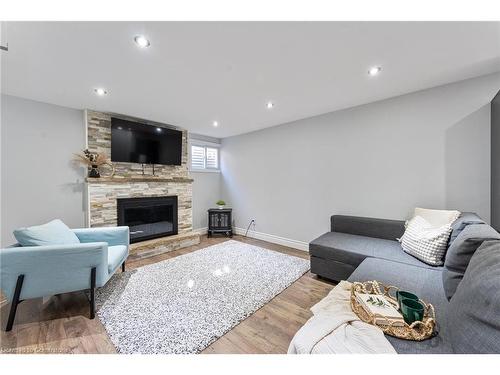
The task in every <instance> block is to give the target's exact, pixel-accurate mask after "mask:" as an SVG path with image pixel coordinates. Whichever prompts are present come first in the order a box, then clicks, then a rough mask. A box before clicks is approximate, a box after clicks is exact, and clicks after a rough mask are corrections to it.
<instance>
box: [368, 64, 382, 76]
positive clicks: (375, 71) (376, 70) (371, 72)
mask: <svg viewBox="0 0 500 375" xmlns="http://www.w3.org/2000/svg"><path fill="white" fill-rule="evenodd" d="M381 70H382V67H381V66H373V67H371V68H370V69H369V70H368V75H370V76H376V75H377V74H379V73H380V72H381Z"/></svg>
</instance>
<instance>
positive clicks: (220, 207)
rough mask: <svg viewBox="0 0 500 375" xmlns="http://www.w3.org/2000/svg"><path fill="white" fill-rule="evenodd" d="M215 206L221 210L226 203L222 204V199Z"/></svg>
mask: <svg viewBox="0 0 500 375" xmlns="http://www.w3.org/2000/svg"><path fill="white" fill-rule="evenodd" d="M215 204H216V205H217V206H219V209H221V210H222V209H223V208H224V206H225V205H226V202H224V201H223V200H222V199H219V200H218V201H217V202H216V203H215Z"/></svg>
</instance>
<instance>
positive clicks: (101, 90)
mask: <svg viewBox="0 0 500 375" xmlns="http://www.w3.org/2000/svg"><path fill="white" fill-rule="evenodd" d="M94 91H95V93H96V94H97V95H99V96H104V95H106V94H107V93H108V92H107V91H106V89H103V88H101V87H98V88H96V89H94Z"/></svg>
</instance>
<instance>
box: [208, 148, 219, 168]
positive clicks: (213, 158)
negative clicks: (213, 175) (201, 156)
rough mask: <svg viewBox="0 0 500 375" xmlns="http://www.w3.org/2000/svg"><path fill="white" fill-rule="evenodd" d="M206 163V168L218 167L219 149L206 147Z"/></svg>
mask: <svg viewBox="0 0 500 375" xmlns="http://www.w3.org/2000/svg"><path fill="white" fill-rule="evenodd" d="M205 150H206V160H207V162H206V165H205V167H206V168H208V169H219V157H218V154H219V150H218V149H216V148H213V147H206V148H205Z"/></svg>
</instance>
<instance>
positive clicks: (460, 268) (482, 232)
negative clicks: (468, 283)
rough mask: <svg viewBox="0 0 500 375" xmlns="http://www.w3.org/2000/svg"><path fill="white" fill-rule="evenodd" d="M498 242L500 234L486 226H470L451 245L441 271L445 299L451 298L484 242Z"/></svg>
mask: <svg viewBox="0 0 500 375" xmlns="http://www.w3.org/2000/svg"><path fill="white" fill-rule="evenodd" d="M490 240H500V234H499V233H498V232H497V231H496V230H494V229H493V228H492V227H490V226H489V225H486V224H470V225H468V226H466V227H465V228H464V230H463V231H462V232H461V233H460V234H459V235H458V236H457V238H456V239H455V241H453V243H452V244H451V246H450V248H449V249H448V252H447V253H446V258H445V260H444V269H443V287H444V293H445V295H446V298H448V299H450V298H452V296H453V294H455V291H456V290H457V287H458V285H459V284H460V282H461V281H462V278H463V276H464V274H465V271H466V269H467V267H468V266H469V262H470V260H471V258H472V256H473V255H474V253H475V252H476V250H477V249H478V247H479V246H481V244H482V243H483V242H484V241H490Z"/></svg>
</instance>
